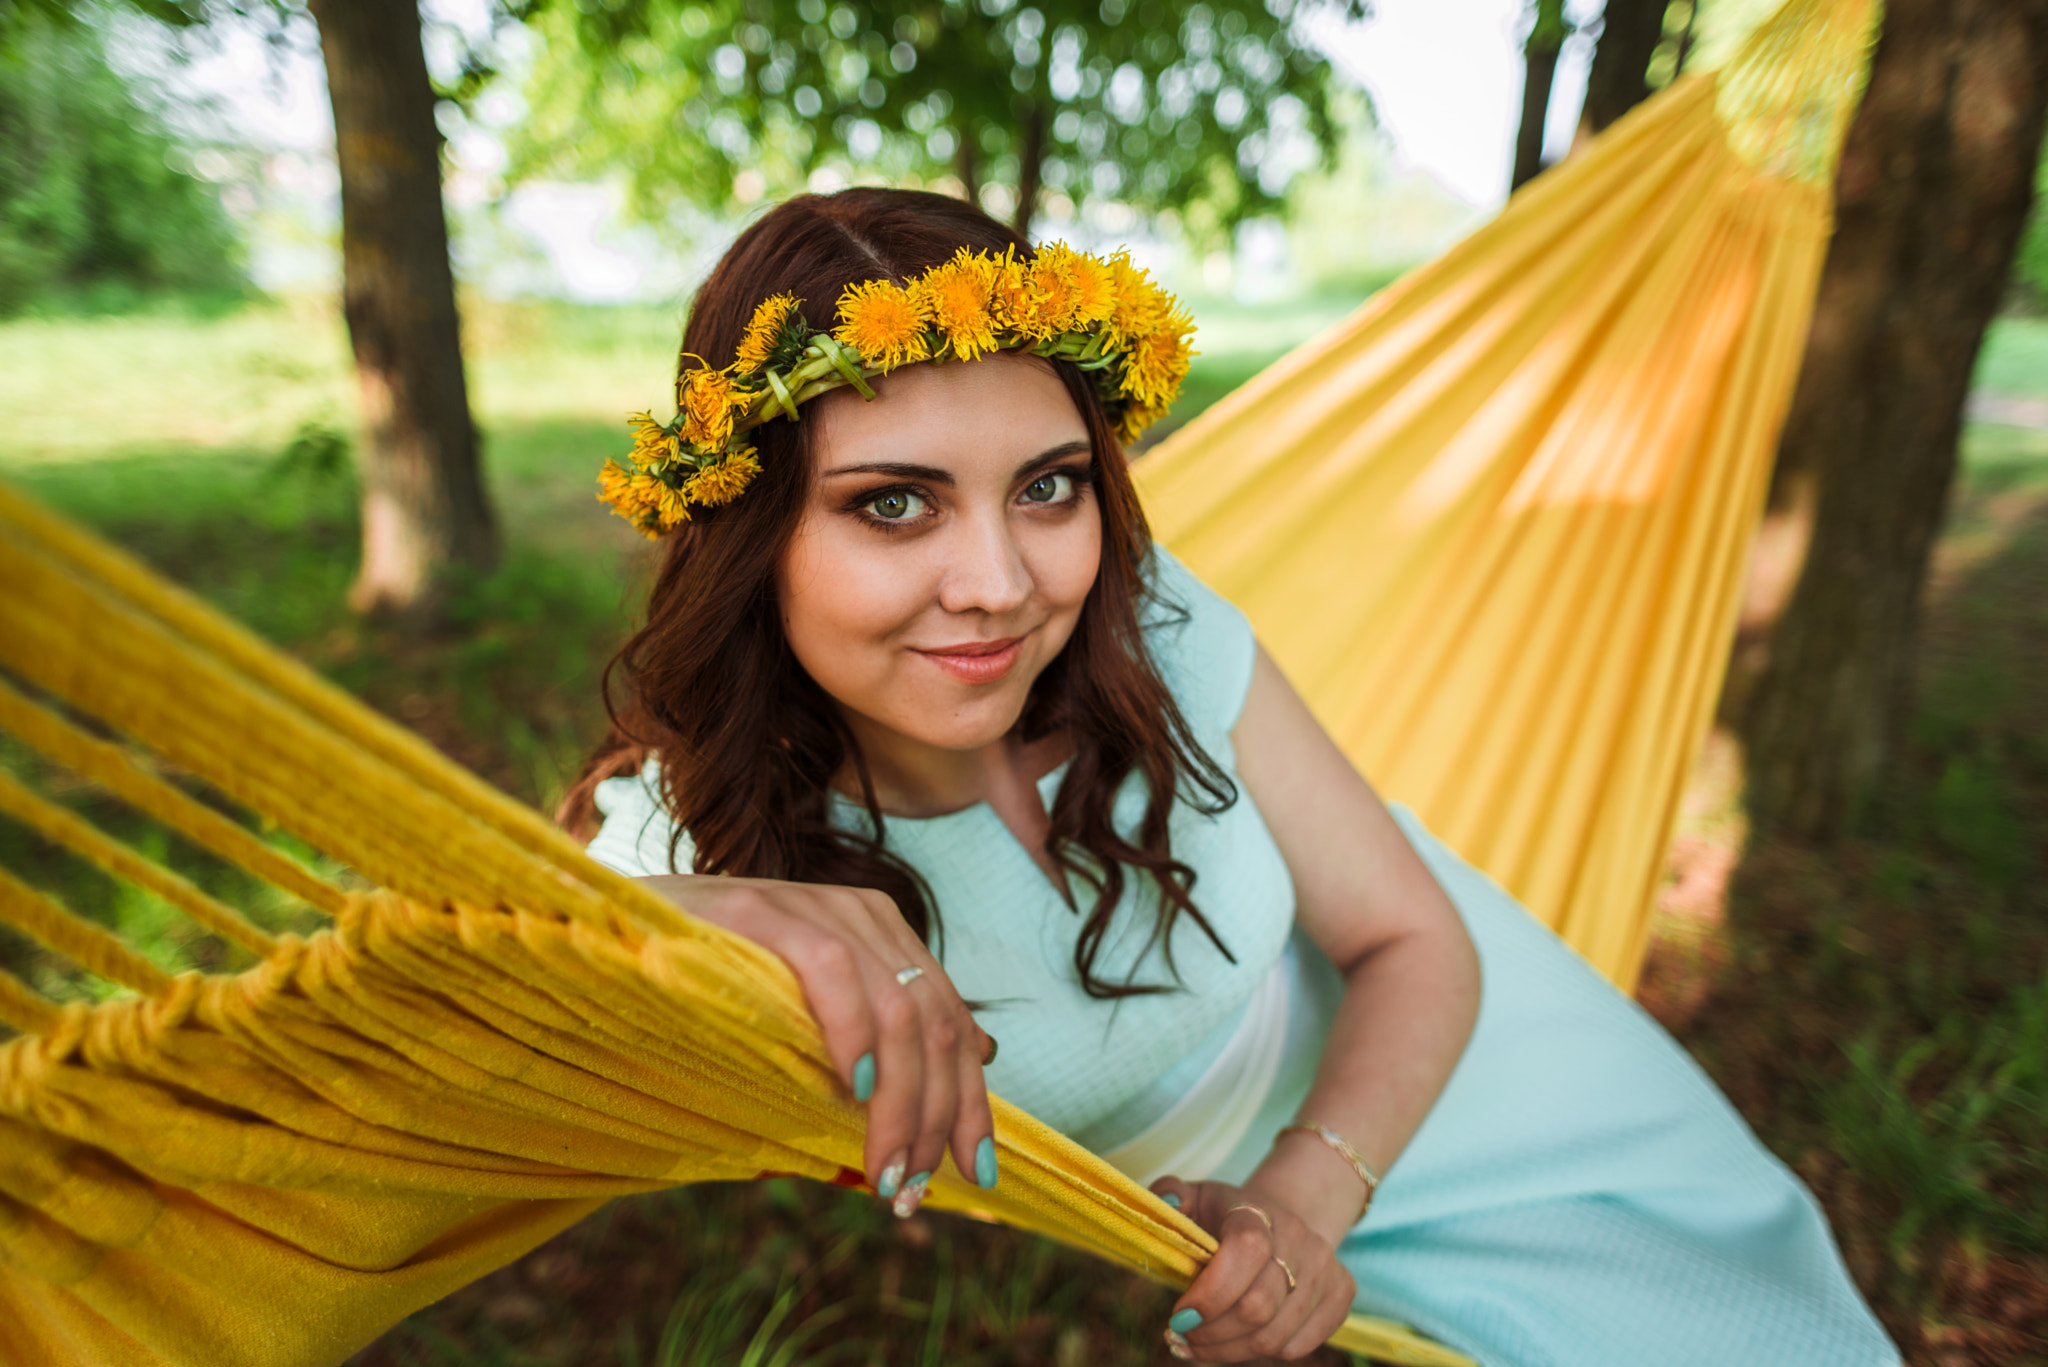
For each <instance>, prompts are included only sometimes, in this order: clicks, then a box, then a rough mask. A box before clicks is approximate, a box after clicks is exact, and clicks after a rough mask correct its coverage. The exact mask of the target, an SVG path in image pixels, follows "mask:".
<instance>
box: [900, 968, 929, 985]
mask: <svg viewBox="0 0 2048 1367" xmlns="http://www.w3.org/2000/svg"><path fill="white" fill-rule="evenodd" d="M923 976H924V970H923V969H921V968H919V967H918V966H917V965H916V964H912V965H911V966H910V967H908V968H899V969H897V970H896V981H897V982H898V983H899V984H900V985H902V986H904V987H908V986H910V984H911V981H912V980H913V979H916V978H922V977H923Z"/></svg>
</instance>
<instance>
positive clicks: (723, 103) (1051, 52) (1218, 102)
mask: <svg viewBox="0 0 2048 1367" xmlns="http://www.w3.org/2000/svg"><path fill="white" fill-rule="evenodd" d="M1311 2H1312V3H1313V2H1314V0H1311ZM1337 3H1339V4H1341V5H1342V6H1343V8H1345V9H1346V10H1348V11H1349V12H1350V13H1352V14H1353V15H1362V14H1363V13H1364V3H1363V0H1337ZM1300 5H1301V0H1035V3H1021V4H1020V3H1019V0H704V3H678V0H621V2H620V3H619V4H617V5H606V6H603V7H600V6H595V5H592V6H577V7H571V6H567V5H557V6H551V7H549V8H548V9H547V10H546V11H545V12H543V13H542V14H541V15H540V16H539V17H538V18H537V19H536V21H535V31H536V32H537V33H538V34H539V35H540V36H541V37H542V39H543V51H542V55H541V56H540V58H539V61H538V63H537V65H536V69H535V71H534V73H533V75H532V78H531V80H530V81H529V83H528V89H527V94H528V100H529V103H530V106H531V110H532V113H531V116H530V117H529V119H528V120H527V122H526V125H525V127H524V129H523V130H522V136H521V137H520V138H519V140H518V142H517V145H516V147H515V164H514V173H515V174H528V175H531V174H568V175H593V174H600V173H604V172H607V171H611V170H616V169H623V170H624V171H625V172H626V173H627V174H628V177H629V180H630V183H631V187H632V192H633V196H634V201H635V206H636V208H637V209H638V210H639V212H641V213H642V214H643V215H645V216H647V217H650V218H654V219H659V218H661V217H662V216H663V213H664V211H665V209H666V208H667V206H668V205H669V204H670V203H672V202H673V201H675V200H676V199H682V200H685V201H687V202H691V203H693V204H695V205H697V206H698V207H700V208H706V209H717V208H721V207H725V206H728V205H730V204H732V203H734V202H735V200H738V201H741V202H745V201H747V200H751V199H753V198H757V197H758V196H759V195H761V194H783V193H788V192H791V191H794V190H797V189H801V188H802V187H803V185H804V184H805V182H806V179H807V178H808V177H809V175H810V174H811V173H812V172H813V171H814V170H816V169H817V168H819V167H820V166H824V165H830V164H834V163H839V164H844V165H847V166H850V167H852V168H853V169H854V170H855V171H856V172H858V173H861V174H870V175H875V174H879V175H883V176H887V177H889V178H891V179H894V180H897V181H899V182H919V181H922V182H926V183H929V182H930V181H932V180H934V179H937V178H940V177H947V176H950V177H951V178H953V180H954V181H955V182H957V183H958V184H959V185H960V186H961V187H962V188H963V189H964V190H965V191H966V192H967V193H968V194H970V195H974V196H978V197H981V198H982V199H983V202H984V203H986V204H988V205H990V207H992V208H996V209H998V210H1000V211H1007V212H1009V213H1011V214H1012V215H1014V217H1015V218H1016V219H1017V221H1018V222H1019V223H1020V224H1026V225H1028V223H1029V220H1030V218H1031V215H1032V213H1033V211H1034V209H1035V208H1036V206H1037V201H1038V199H1039V197H1040V193H1041V191H1048V192H1056V193H1058V194H1061V195H1064V196H1066V197H1067V198H1068V199H1069V200H1070V201H1072V202H1075V203H1077V204H1078V203H1079V202H1081V201H1084V200H1087V199H1090V198H1114V199H1116V200H1119V201H1122V202H1124V203H1126V204H1130V205H1132V206H1133V207H1136V208H1138V209H1141V210H1158V209H1164V208H1168V207H1171V208H1174V209H1176V210H1178V211H1179V212H1180V213H1181V215H1182V217H1183V222H1184V223H1185V224H1186V226H1187V227H1188V228H1190V229H1191V230H1192V231H1193V232H1195V233H1196V234H1197V235H1198V236H1199V235H1205V234H1213V233H1214V232H1216V231H1218V230H1220V229H1222V228H1225V227H1227V226H1228V225H1230V224H1232V223H1234V222H1236V221H1237V220H1239V219H1241V218H1243V217H1244V216H1246V215H1247V214H1251V213H1255V212H1258V211H1260V210H1262V209H1265V208H1268V207H1270V206H1271V205H1272V204H1273V203H1274V202H1275V199H1276V197H1277V196H1278V195H1279V194H1280V193H1281V192H1283V191H1284V189H1285V187H1286V183H1287V181H1288V179H1289V178H1290V176H1291V175H1292V173H1293V172H1294V171H1296V170H1299V169H1306V168H1305V167H1304V166H1303V165H1301V163H1302V162H1306V163H1308V164H1309V165H1313V164H1316V162H1318V161H1319V160H1320V159H1321V158H1322V157H1324V156H1326V155H1327V153H1328V151H1329V149H1330V148H1331V146H1332V145H1333V143H1334V141H1335V138H1336V132H1335V130H1334V127H1333V121H1332V119H1331V116H1330V108H1329V96H1330V93H1331V92H1330V88H1329V84H1328V72H1327V68H1326V67H1325V66H1324V64H1323V63H1322V61H1321V59H1320V58H1319V57H1318V56H1317V55H1316V54H1315V53H1314V52H1313V51H1311V50H1309V49H1307V48H1305V47H1303V46H1301V45H1300V43H1299V42H1298V41H1297V39H1296V37H1295V34H1296V23H1297V21H1298V20H1299V19H1300V18H1301V17H1302V12H1301V9H1300V8H1299V7H1300ZM984 188H987V189H989V190H990V191H991V193H988V194H986V195H981V193H980V192H981V191H982V190H983V189H984Z"/></svg>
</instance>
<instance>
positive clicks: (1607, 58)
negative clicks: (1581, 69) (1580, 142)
mask: <svg viewBox="0 0 2048 1367" xmlns="http://www.w3.org/2000/svg"><path fill="white" fill-rule="evenodd" d="M1667 8H1669V0H1607V8H1606V10H1605V12H1604V13H1602V15H1601V16H1600V42H1599V45H1598V46H1596V47H1595V48H1594V49H1593V67H1592V70H1591V71H1589V72H1588V73H1587V74H1586V104H1585V108H1584V110H1583V112H1582V113H1581V114H1580V116H1579V126H1580V128H1581V129H1582V130H1583V132H1584V133H1586V134H1588V135H1591V134H1596V133H1599V132H1600V131H1601V130H1603V129H1605V128H1606V127H1607V126H1608V125H1609V124H1611V123H1613V122H1614V121H1615V120H1616V119H1618V118H1620V117H1621V116H1622V115H1623V114H1626V113H1628V111H1629V110H1631V109H1634V108H1635V107H1636V106H1637V105H1639V104H1641V103H1642V102H1643V101H1644V100H1647V99H1649V98H1650V57H1651V55H1652V54H1654V53H1655V52H1656V51H1657V44H1658V43H1659V42H1660V41H1662V39H1663V37H1664V11H1665V10H1666V9H1667Z"/></svg>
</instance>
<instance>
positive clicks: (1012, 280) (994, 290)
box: [988, 247, 1031, 332]
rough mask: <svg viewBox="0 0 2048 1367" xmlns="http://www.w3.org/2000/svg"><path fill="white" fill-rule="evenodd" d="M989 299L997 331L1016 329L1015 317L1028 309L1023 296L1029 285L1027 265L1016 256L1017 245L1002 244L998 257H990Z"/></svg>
mask: <svg viewBox="0 0 2048 1367" xmlns="http://www.w3.org/2000/svg"><path fill="white" fill-rule="evenodd" d="M988 262H989V282H988V302H989V313H990V314H991V316H992V317H993V318H994V320H995V325H996V331H998V332H1015V331H1018V330H1019V325H1018V321H1017V320H1018V319H1019V318H1020V317H1022V316H1023V315H1024V313H1025V312H1026V311H1027V307H1028V306H1027V305H1026V303H1025V296H1026V295H1027V294H1028V293H1029V289H1030V269H1031V268H1030V266H1029V265H1028V264H1027V263H1025V262H1023V261H1019V260H1018V259H1017V252H1016V248H1014V247H1005V248H1004V249H1003V254H1002V255H1001V256H999V257H993V256H992V257H990V258H989V259H988Z"/></svg>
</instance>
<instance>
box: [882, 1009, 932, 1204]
mask: <svg viewBox="0 0 2048 1367" xmlns="http://www.w3.org/2000/svg"><path fill="white" fill-rule="evenodd" d="M877 979H879V980H877ZM868 985H869V988H870V992H871V1000H872V1002H873V1005H874V1019H875V1028H876V1033H877V1036H878V1043H877V1045H876V1048H875V1063H876V1077H875V1096H874V1100H873V1101H871V1102H869V1103H868V1140H867V1150H866V1154H867V1163H868V1180H869V1181H871V1182H873V1183H874V1184H875V1190H876V1191H878V1192H880V1193H881V1194H882V1196H883V1197H884V1198H889V1199H896V1200H901V1199H902V1198H903V1196H904V1190H903V1189H904V1188H905V1187H906V1186H908V1185H909V1184H910V1182H909V1179H910V1178H911V1177H913V1176H915V1175H917V1174H919V1173H924V1174H926V1175H927V1176H928V1175H929V1174H930V1172H931V1169H930V1168H929V1167H918V1166H917V1162H918V1155H917V1154H916V1153H915V1152H913V1150H914V1149H915V1148H916V1146H917V1144H918V1142H919V1140H920V1138H921V1133H922V1131H923V1129H924V1114H925V1044H924V1021H923V1018H922V1016H921V1014H920V1013H919V1011H918V1007H917V1002H916V1000H915V999H914V998H913V997H912V996H911V994H910V991H909V988H908V987H907V986H906V985H904V984H902V983H899V982H897V981H896V980H895V976H894V975H893V974H883V973H879V972H878V973H877V975H876V977H875V978H870V979H869V983H868ZM919 1196H920V1197H921V1196H922V1193H919ZM909 1205H910V1209H911V1210H915V1209H916V1208H917V1202H916V1201H915V1200H912V1201H911V1202H910V1203H909Z"/></svg>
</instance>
